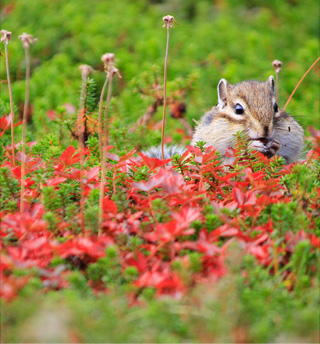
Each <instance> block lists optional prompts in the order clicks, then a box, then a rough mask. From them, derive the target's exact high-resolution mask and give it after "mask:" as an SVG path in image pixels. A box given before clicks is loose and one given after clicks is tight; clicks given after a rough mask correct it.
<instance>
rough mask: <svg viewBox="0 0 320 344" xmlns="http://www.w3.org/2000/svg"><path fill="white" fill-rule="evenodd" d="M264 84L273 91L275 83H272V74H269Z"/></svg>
mask: <svg viewBox="0 0 320 344" xmlns="http://www.w3.org/2000/svg"><path fill="white" fill-rule="evenodd" d="M266 84H267V85H269V87H270V88H271V89H272V92H273V93H274V90H275V83H274V77H273V76H272V75H270V76H269V78H268V79H267V81H266Z"/></svg>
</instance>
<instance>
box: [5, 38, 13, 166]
mask: <svg viewBox="0 0 320 344" xmlns="http://www.w3.org/2000/svg"><path fill="white" fill-rule="evenodd" d="M7 46H8V43H7V42H5V43H4V51H5V55H6V69H7V81H8V89H9V98H10V114H11V152H12V163H13V165H15V164H16V158H15V152H14V131H13V121H14V111H13V100H12V89H11V80H10V70H9V56H8V48H7Z"/></svg>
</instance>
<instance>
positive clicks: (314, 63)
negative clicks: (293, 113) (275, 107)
mask: <svg viewBox="0 0 320 344" xmlns="http://www.w3.org/2000/svg"><path fill="white" fill-rule="evenodd" d="M319 60H320V56H319V57H318V58H317V59H316V60H315V61H314V62H313V64H312V65H311V67H310V68H309V69H308V70H307V71H306V72H305V73H304V75H303V77H302V78H301V79H300V81H299V82H298V84H297V86H296V87H295V88H294V90H293V92H292V93H291V94H290V97H289V98H288V100H287V102H286V105H285V106H284V108H283V111H284V110H285V109H286V107H287V106H288V104H289V102H290V100H291V98H292V97H293V95H294V94H295V92H296V90H297V89H298V87H299V86H300V84H301V82H302V81H303V79H304V78H305V77H306V76H307V75H308V73H309V72H310V71H311V69H312V68H313V67H314V66H315V65H316V64H317V62H318V61H319Z"/></svg>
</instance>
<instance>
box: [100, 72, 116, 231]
mask: <svg viewBox="0 0 320 344" xmlns="http://www.w3.org/2000/svg"><path fill="white" fill-rule="evenodd" d="M112 78H113V77H112V74H111V73H109V74H108V77H107V80H108V83H109V85H108V95H107V100H106V108H105V116H104V130H103V145H102V159H101V181H100V194H99V229H98V235H101V231H102V222H103V216H102V215H103V207H102V205H103V198H104V187H105V182H106V153H107V152H106V148H107V145H108V141H109V137H108V134H109V133H108V120H109V107H110V100H111V94H112Z"/></svg>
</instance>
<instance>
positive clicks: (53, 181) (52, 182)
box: [47, 177, 67, 186]
mask: <svg viewBox="0 0 320 344" xmlns="http://www.w3.org/2000/svg"><path fill="white" fill-rule="evenodd" d="M66 180H67V178H64V177H56V178H52V179H49V180H48V182H47V185H48V186H56V185H58V184H61V183H63V182H65V181H66Z"/></svg>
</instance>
